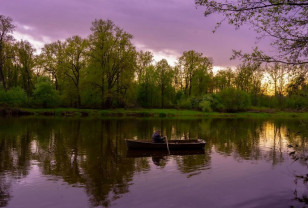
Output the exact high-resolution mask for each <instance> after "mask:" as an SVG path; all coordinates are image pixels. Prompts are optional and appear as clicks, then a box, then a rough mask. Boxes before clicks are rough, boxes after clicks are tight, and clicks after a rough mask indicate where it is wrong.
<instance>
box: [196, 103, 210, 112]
mask: <svg viewBox="0 0 308 208" xmlns="http://www.w3.org/2000/svg"><path fill="white" fill-rule="evenodd" d="M199 108H201V110H202V111H203V112H212V111H213V110H212V108H211V102H210V101H207V100H203V101H201V102H200V103H199Z"/></svg>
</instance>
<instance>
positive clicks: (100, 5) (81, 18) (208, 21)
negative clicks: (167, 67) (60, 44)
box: [0, 0, 267, 66]
mask: <svg viewBox="0 0 308 208" xmlns="http://www.w3.org/2000/svg"><path fill="white" fill-rule="evenodd" d="M202 13H203V8H202V7H199V8H197V9H196V7H195V5H194V1H193V0H190V1H188V0H155V1H150V0H130V1H127V0H87V1H85V0H65V1H63V0H44V1H42V0H27V1H24V0H1V7H0V14H3V15H6V16H10V17H12V18H13V19H14V22H15V23H16V25H17V32H18V34H19V36H22V34H23V35H26V36H25V38H27V37H31V38H32V39H33V40H35V41H41V42H50V41H55V40H58V39H62V40H63V39H66V38H68V37H70V36H72V35H76V34H77V35H81V36H83V37H86V36H87V35H88V34H89V33H90V26H91V22H92V21H93V20H94V19H95V18H96V19H98V18H102V19H111V20H112V21H114V23H115V24H116V25H118V26H120V27H121V28H124V30H125V31H127V32H129V33H131V34H133V35H134V40H133V41H134V43H135V44H136V45H137V46H138V45H139V46H142V47H141V48H143V49H149V50H152V51H154V52H155V53H158V54H159V53H160V55H161V54H164V51H167V53H169V54H168V55H169V56H172V54H171V55H170V53H174V56H177V55H178V54H181V53H182V52H183V51H186V50H192V49H193V50H196V51H199V52H202V53H203V54H204V55H206V56H208V57H212V58H213V59H214V64H215V65H220V66H232V65H236V64H237V63H239V62H238V61H233V62H231V61H230V60H229V58H230V56H231V54H232V49H237V50H239V49H243V50H245V51H250V50H251V48H252V47H254V46H255V40H256V39H255V37H256V34H255V32H253V31H251V30H249V29H248V28H242V29H240V30H237V31H235V30H234V28H233V27H231V26H229V25H227V24H225V25H223V26H222V27H221V28H220V29H218V31H217V32H216V33H214V34H213V33H212V30H213V28H214V26H215V24H216V22H217V21H219V20H220V19H221V17H219V16H210V17H209V18H205V17H204V16H203V14H202ZM258 44H259V45H261V48H267V42H266V41H262V42H260V43H258Z"/></svg>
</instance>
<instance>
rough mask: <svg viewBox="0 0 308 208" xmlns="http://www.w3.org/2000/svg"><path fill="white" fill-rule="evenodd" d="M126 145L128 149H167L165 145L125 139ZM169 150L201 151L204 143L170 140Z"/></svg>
mask: <svg viewBox="0 0 308 208" xmlns="http://www.w3.org/2000/svg"><path fill="white" fill-rule="evenodd" d="M125 141H126V144H127V147H128V148H129V149H142V150H143V149H148V150H164V149H167V144H166V143H153V142H151V141H140V140H129V139H126V140H125ZM168 145H169V149H170V150H193V149H203V148H204V146H205V142H204V141H200V140H187V141H185V140H170V141H169V142H168Z"/></svg>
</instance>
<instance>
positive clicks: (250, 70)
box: [0, 15, 308, 112]
mask: <svg viewBox="0 0 308 208" xmlns="http://www.w3.org/2000/svg"><path fill="white" fill-rule="evenodd" d="M14 29H15V27H14V25H13V23H12V19H11V18H9V17H5V16H2V15H0V84H1V86H0V105H1V106H8V107H36V108H42V107H43V108H50V107H76V108H101V109H108V108H118V107H144V108H180V109H198V110H202V111H207V112H209V111H241V110H246V109H249V108H250V107H270V108H281V109H283V108H288V109H296V110H305V109H306V108H308V91H307V89H308V88H307V77H306V70H305V67H290V66H288V67H287V66H285V65H280V64H272V65H262V64H261V63H256V62H247V61H246V62H243V63H242V64H241V65H239V66H238V67H237V68H236V69H233V70H232V69H227V70H220V71H218V72H215V73H214V72H213V62H212V60H211V59H210V58H208V57H205V56H204V55H203V54H202V53H198V52H196V51H193V50H191V51H186V52H183V54H182V55H181V57H179V58H178V62H177V64H176V65H175V66H174V67H172V66H170V65H169V64H168V62H167V60H165V59H162V60H161V61H159V62H157V63H154V61H153V54H152V53H151V52H149V51H137V50H136V48H135V46H134V45H133V44H132V42H131V40H132V35H131V34H128V33H127V32H125V31H124V30H123V29H121V28H119V27H117V26H116V25H114V23H113V22H112V21H110V20H107V21H104V20H95V21H94V22H92V27H91V34H90V35H89V36H88V37H87V38H85V39H84V38H81V37H79V36H73V37H70V38H68V39H66V40H65V41H56V42H53V43H50V44H46V45H45V46H44V47H43V48H42V51H41V53H40V54H38V55H35V49H34V47H33V46H32V45H31V44H30V43H29V42H27V41H24V40H22V41H16V40H14V39H13V37H12V33H13V31H14ZM306 69H307V67H306Z"/></svg>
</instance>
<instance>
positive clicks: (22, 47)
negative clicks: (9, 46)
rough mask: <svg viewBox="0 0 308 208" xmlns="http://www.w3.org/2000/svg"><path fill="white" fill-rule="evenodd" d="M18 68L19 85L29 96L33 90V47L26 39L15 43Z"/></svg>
mask: <svg viewBox="0 0 308 208" xmlns="http://www.w3.org/2000/svg"><path fill="white" fill-rule="evenodd" d="M16 48H17V59H18V68H19V70H20V76H21V80H20V81H21V85H22V87H23V88H24V90H25V91H26V93H27V95H28V96H30V95H31V94H32V90H33V87H34V85H33V80H32V79H33V68H34V67H35V61H34V52H35V49H34V48H33V47H32V45H31V44H30V43H29V42H28V41H23V40H22V41H20V42H17V43H16Z"/></svg>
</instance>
